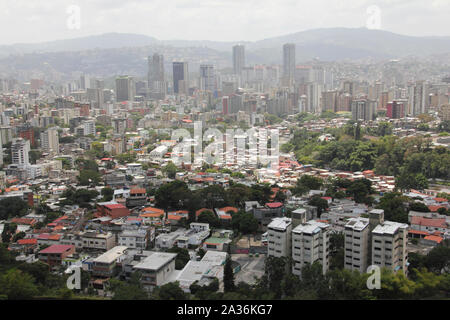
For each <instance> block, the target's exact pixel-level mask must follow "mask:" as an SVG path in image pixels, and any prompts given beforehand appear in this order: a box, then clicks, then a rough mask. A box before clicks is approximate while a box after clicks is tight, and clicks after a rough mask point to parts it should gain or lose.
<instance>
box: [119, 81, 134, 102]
mask: <svg viewBox="0 0 450 320" xmlns="http://www.w3.org/2000/svg"><path fill="white" fill-rule="evenodd" d="M134 91H135V90H134V81H133V78H132V77H129V76H121V77H118V78H116V101H117V102H122V101H133V100H134Z"/></svg>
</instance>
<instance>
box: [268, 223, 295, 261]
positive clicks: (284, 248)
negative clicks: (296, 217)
mask: <svg viewBox="0 0 450 320" xmlns="http://www.w3.org/2000/svg"><path fill="white" fill-rule="evenodd" d="M291 237H292V219H290V218H275V219H273V220H272V222H271V223H269V225H268V226H267V241H268V245H267V248H268V251H267V254H268V255H269V256H273V257H277V258H281V257H290V256H291Z"/></svg>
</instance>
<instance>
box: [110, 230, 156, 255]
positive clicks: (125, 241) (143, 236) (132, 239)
mask: <svg viewBox="0 0 450 320" xmlns="http://www.w3.org/2000/svg"><path fill="white" fill-rule="evenodd" d="M117 238H118V243H119V245H120V246H126V247H128V248H132V249H142V250H145V249H146V248H147V246H148V245H149V240H150V229H148V228H140V229H134V230H132V229H127V230H123V231H122V232H121V233H120V234H119V235H118V236H117Z"/></svg>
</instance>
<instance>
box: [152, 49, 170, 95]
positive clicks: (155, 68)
mask: <svg viewBox="0 0 450 320" xmlns="http://www.w3.org/2000/svg"><path fill="white" fill-rule="evenodd" d="M148 88H149V89H150V91H151V92H153V93H164V94H165V93H166V85H165V76H164V56H163V55H162V54H158V53H155V54H154V55H153V56H151V57H148Z"/></svg>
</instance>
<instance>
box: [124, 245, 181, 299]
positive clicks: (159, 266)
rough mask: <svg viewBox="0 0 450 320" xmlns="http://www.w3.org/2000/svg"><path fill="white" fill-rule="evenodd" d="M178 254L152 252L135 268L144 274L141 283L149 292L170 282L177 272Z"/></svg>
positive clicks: (134, 268)
mask: <svg viewBox="0 0 450 320" xmlns="http://www.w3.org/2000/svg"><path fill="white" fill-rule="evenodd" d="M176 257H177V254H176V253H167V252H152V253H151V254H149V255H148V256H147V257H146V258H145V259H144V260H143V261H141V262H140V263H138V264H137V265H135V266H134V267H133V270H134V271H139V272H141V273H142V278H141V283H142V285H143V287H144V288H145V289H147V290H152V289H153V288H154V287H156V286H162V285H164V284H166V283H167V282H169V280H170V277H171V276H172V273H173V272H174V271H175V258H176Z"/></svg>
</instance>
